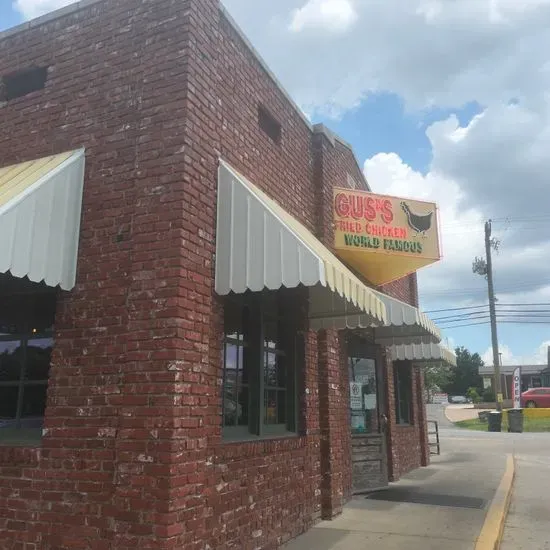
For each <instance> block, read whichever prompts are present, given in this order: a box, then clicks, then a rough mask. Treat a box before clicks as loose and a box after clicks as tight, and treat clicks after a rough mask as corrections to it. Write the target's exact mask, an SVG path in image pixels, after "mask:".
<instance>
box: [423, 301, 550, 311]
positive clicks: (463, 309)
mask: <svg viewBox="0 0 550 550" xmlns="http://www.w3.org/2000/svg"><path fill="white" fill-rule="evenodd" d="M486 307H489V304H483V305H479V306H464V307H447V308H442V309H430V310H426V311H424V313H447V312H449V311H466V310H469V309H483V308H486ZM496 307H497V309H498V308H503V307H506V308H508V307H550V303H545V302H540V303H533V302H530V303H525V304H501V303H500V302H497V303H496ZM520 311H523V312H525V311H534V312H539V311H540V312H542V311H548V310H539V309H533V310H520ZM472 313H475V312H472Z"/></svg>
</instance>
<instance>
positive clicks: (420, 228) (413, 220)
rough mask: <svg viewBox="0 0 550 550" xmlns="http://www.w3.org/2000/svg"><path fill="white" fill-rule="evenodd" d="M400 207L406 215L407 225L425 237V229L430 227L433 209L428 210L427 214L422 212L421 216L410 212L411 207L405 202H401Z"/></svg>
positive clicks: (427, 229)
mask: <svg viewBox="0 0 550 550" xmlns="http://www.w3.org/2000/svg"><path fill="white" fill-rule="evenodd" d="M401 208H402V209H403V212H405V214H406V215H407V222H408V223H409V227H410V228H411V229H412V230H413V231H416V234H417V235H418V234H419V233H422V236H423V237H426V231H429V230H430V228H431V227H432V218H433V215H434V213H433V210H432V211H431V212H429V213H428V214H424V215H422V216H420V215H418V214H413V213H412V212H411V209H410V207H409V205H408V204H407V203H406V202H405V201H402V202H401Z"/></svg>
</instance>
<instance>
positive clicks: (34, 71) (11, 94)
mask: <svg viewBox="0 0 550 550" xmlns="http://www.w3.org/2000/svg"><path fill="white" fill-rule="evenodd" d="M47 78H48V68H47V67H31V68H29V69H23V70H21V71H17V72H14V73H10V74H6V75H4V76H3V77H2V78H1V80H0V101H10V100H11V99H15V98H17V97H22V96H24V95H27V94H30V93H32V92H36V91H37V90H42V89H43V88H44V86H45V85H46V79H47Z"/></svg>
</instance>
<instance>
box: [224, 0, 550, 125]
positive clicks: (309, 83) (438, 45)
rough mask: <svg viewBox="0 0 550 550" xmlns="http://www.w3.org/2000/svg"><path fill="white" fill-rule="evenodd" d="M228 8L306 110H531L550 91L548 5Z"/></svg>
mask: <svg viewBox="0 0 550 550" xmlns="http://www.w3.org/2000/svg"><path fill="white" fill-rule="evenodd" d="M224 3H225V4H226V5H227V7H228V9H229V10H230V12H231V13H232V14H234V16H235V18H236V19H237V21H239V23H240V24H242V26H243V28H244V29H245V31H246V32H247V34H249V35H250V38H251V40H252V42H253V43H254V44H255V45H256V46H257V48H258V49H259V50H260V52H261V53H262V55H263V56H264V57H265V58H266V59H267V61H268V63H269V64H270V65H271V67H272V68H273V70H274V71H275V73H276V74H277V75H278V76H279V77H280V79H281V81H282V82H283V83H284V84H285V86H286V87H287V88H288V89H289V91H290V92H291V94H292V95H293V96H294V97H295V99H296V100H297V101H298V103H299V104H300V105H302V106H303V107H304V108H307V109H308V110H310V111H315V110H316V111H317V112H323V113H330V114H333V115H335V116H338V115H339V114H341V113H342V112H344V111H346V110H348V109H350V108H352V107H354V106H356V105H357V103H358V102H359V101H361V99H362V98H364V97H365V96H366V95H367V94H369V93H371V92H372V91H392V92H395V93H397V94H398V95H400V96H402V97H403V98H404V99H405V101H406V104H407V106H409V107H424V106H427V105H439V106H449V107H456V106H460V105H463V104H465V103H467V102H469V101H472V100H476V101H478V102H479V103H480V104H483V105H494V104H497V103H506V102H508V101H509V100H510V99H512V98H520V99H521V100H522V101H524V102H528V103H533V104H534V103H537V102H538V101H540V100H541V99H542V100H544V97H545V94H546V90H548V89H549V88H550V70H549V65H548V56H547V53H546V52H547V51H548V49H549V46H550V1H548V0H527V1H521V2H520V1H517V0H500V1H499V0H461V1H459V2H457V1H449V0H439V1H438V0H409V1H407V2H403V0H384V1H383V2H358V1H356V2H354V4H351V3H350V2H349V0H347V1H344V0H332V1H331V2H330V5H334V6H344V5H348V6H350V7H349V8H346V10H347V11H340V12H338V11H336V9H334V11H332V12H331V11H328V10H327V12H325V13H330V15H326V16H323V15H321V13H322V10H321V9H320V6H322V5H327V6H328V5H329V0H324V1H323V0H310V1H309V2H308V3H307V4H306V5H305V6H304V5H303V4H302V3H303V0H279V1H278V2H253V3H252V2H250V1H249V0H224ZM338 14H339V15H338ZM346 14H347V15H346ZM351 14H354V15H351ZM289 15H290V17H291V20H292V24H291V25H290V27H289V25H288V20H289V19H288V17H289ZM350 21H352V22H353V25H349V23H350ZM306 28H307V29H308V30H310V31H311V32H307V33H305V32H294V31H296V30H298V29H306ZM331 28H335V29H340V28H345V29H346V31H347V32H346V33H345V34H341V33H336V34H335V33H328V32H326V31H327V29H329V30H330V29H331ZM289 59H292V63H289ZM327 106H328V109H327Z"/></svg>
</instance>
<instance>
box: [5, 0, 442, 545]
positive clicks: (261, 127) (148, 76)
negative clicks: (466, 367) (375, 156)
mask: <svg viewBox="0 0 550 550" xmlns="http://www.w3.org/2000/svg"><path fill="white" fill-rule="evenodd" d="M0 78H1V85H0V121H1V128H2V133H1V135H0V144H1V146H0V228H1V229H2V230H3V231H2V234H3V235H4V236H5V238H4V237H3V240H4V244H3V245H0V272H1V273H2V275H0V327H1V330H0V396H1V399H0V402H1V404H0V548H2V550H12V549H44V550H46V549H49V550H53V549H56V550H58V549H74V548H82V549H94V550H102V549H113V550H114V549H117V550H124V549H130V548H131V549H135V548H140V549H146V548H159V549H164V548H165V549H168V548H178V549H185V550H187V549H206V548H212V549H214V548H216V549H221V548H276V547H277V546H278V545H280V544H281V543H283V542H285V541H286V540H288V539H289V538H291V537H294V536H296V535H298V534H300V533H302V532H304V531H305V530H307V529H308V528H309V527H310V526H311V525H313V524H314V523H315V522H316V521H318V520H319V519H320V518H331V517H333V516H334V515H336V514H338V513H339V512H340V511H341V510H342V507H343V505H344V504H345V502H346V501H347V500H349V499H350V498H351V496H352V493H353V492H354V491H362V490H368V489H369V488H372V487H375V486H380V485H384V484H386V483H387V482H388V480H395V479H398V478H399V477H400V476H401V475H402V474H403V473H405V472H408V471H410V470H411V469H414V468H417V467H419V466H422V465H426V464H427V463H428V461H429V449H428V444H427V433H426V423H425V408H424V405H423V401H422V395H423V378H422V369H421V363H422V362H423V361H424V360H426V359H429V358H430V357H431V356H430V353H428V352H426V351H422V350H424V348H425V347H426V346H427V347H428V348H430V347H433V345H432V342H437V340H438V333H437V329H436V328H435V327H434V326H433V325H432V324H431V323H430V322H429V321H428V320H427V319H426V318H425V317H424V316H423V315H422V314H420V312H418V310H417V309H416V306H417V305H418V292H417V285H416V275H414V274H413V275H410V276H407V277H405V278H402V279H400V280H397V281H394V282H392V283H390V284H388V285H386V286H384V287H382V288H381V290H382V292H383V293H384V294H380V293H377V292H375V291H373V290H371V288H370V286H371V285H369V284H368V282H367V280H366V278H365V277H363V276H362V274H361V273H358V272H357V271H356V270H353V272H352V270H351V269H349V268H348V267H346V266H345V265H344V264H342V263H340V262H339V261H338V260H337V259H336V257H335V256H334V255H333V252H332V249H333V243H334V223H333V190H334V188H335V187H343V188H346V187H348V188H349V187H354V188H357V189H363V190H366V191H367V190H370V188H369V186H368V184H367V182H366V181H365V179H364V177H363V174H362V172H361V170H360V168H359V166H358V163H357V160H356V158H355V157H354V154H353V152H352V150H351V148H350V147H349V146H348V145H347V144H346V143H344V142H343V141H342V140H341V139H339V138H338V137H337V136H334V135H333V134H332V133H331V132H330V131H329V130H327V129H326V128H324V127H323V126H311V125H310V123H309V122H308V121H307V120H306V119H305V118H304V117H303V115H302V114H301V113H300V111H299V110H298V109H297V108H296V106H295V105H294V104H293V103H292V101H291V100H290V99H289V98H288V96H287V95H286V94H285V92H284V91H283V90H282V88H281V87H280V86H279V85H278V83H277V81H276V80H275V78H274V77H273V75H271V74H270V73H269V70H268V69H267V68H266V66H265V65H264V64H263V62H262V61H261V60H260V59H259V57H258V55H257V54H256V53H255V51H254V50H253V48H252V47H251V46H250V44H248V43H247V41H246V39H245V38H244V37H243V35H242V33H241V32H240V31H239V30H238V28H237V27H236V25H235V24H234V22H233V21H232V20H231V18H230V16H229V15H228V14H227V13H226V12H225V11H224V9H223V8H222V7H221V6H220V4H219V2H218V0H177V1H175V0H154V1H145V0H83V1H80V2H77V3H75V4H73V5H72V6H69V7H68V8H65V9H62V10H59V11H58V12H54V13H53V14H50V15H48V16H45V17H42V18H40V19H37V20H35V21H33V22H31V23H27V24H25V25H22V26H20V27H17V28H15V29H12V30H8V31H6V32H4V33H2V34H0ZM222 195H223V197H224V200H221V198H220V197H222ZM217 228H218V230H217ZM260 237H261V238H260ZM379 290H380V289H379ZM407 304H410V305H407ZM419 342H425V343H426V346H422V345H420V346H417V347H416V348H414V346H413V344H419ZM396 346H397V347H399V346H401V348H400V349H401V352H404V353H405V355H403V356H402V358H401V359H402V360H396V361H392V351H391V350H392V349H393V352H394V353H395V352H396ZM407 346H409V347H407ZM413 348H414V349H413ZM419 349H420V351H418V350H419ZM411 350H413V351H411ZM415 350H416V351H415ZM350 376H351V377H353V380H352V379H351V378H350ZM350 383H351V384H350ZM354 384H355V385H354ZM350 388H351V389H355V388H359V391H361V395H360V396H359V398H355V401H354V396H350ZM354 407H355V408H354ZM354 410H355V413H354ZM350 411H351V412H350ZM352 432H353V433H352Z"/></svg>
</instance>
